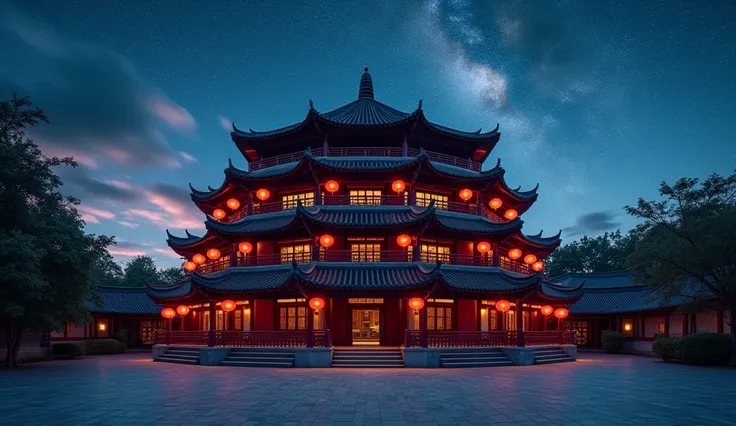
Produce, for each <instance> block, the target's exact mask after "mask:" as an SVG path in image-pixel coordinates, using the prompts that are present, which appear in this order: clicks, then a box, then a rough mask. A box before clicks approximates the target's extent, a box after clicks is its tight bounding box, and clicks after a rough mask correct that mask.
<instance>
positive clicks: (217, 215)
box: [212, 209, 227, 220]
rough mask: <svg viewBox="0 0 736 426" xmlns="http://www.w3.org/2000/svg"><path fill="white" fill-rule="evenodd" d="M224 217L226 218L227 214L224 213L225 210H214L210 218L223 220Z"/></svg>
mask: <svg viewBox="0 0 736 426" xmlns="http://www.w3.org/2000/svg"><path fill="white" fill-rule="evenodd" d="M225 216H227V213H225V210H223V209H215V210H214V211H213V212H212V217H214V218H215V219H217V220H220V219H224V218H225Z"/></svg>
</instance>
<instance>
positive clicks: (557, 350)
mask: <svg viewBox="0 0 736 426" xmlns="http://www.w3.org/2000/svg"><path fill="white" fill-rule="evenodd" d="M561 351H562V349H560V348H558V347H556V346H553V347H550V348H534V353H540V352H561Z"/></svg>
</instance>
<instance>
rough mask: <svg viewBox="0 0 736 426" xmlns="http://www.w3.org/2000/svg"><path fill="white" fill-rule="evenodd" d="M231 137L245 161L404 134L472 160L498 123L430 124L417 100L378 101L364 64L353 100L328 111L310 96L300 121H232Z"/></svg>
mask: <svg viewBox="0 0 736 426" xmlns="http://www.w3.org/2000/svg"><path fill="white" fill-rule="evenodd" d="M231 136H232V139H233V142H235V144H236V145H237V147H238V149H240V151H241V152H242V153H243V155H244V156H245V157H246V158H247V159H248V160H249V161H255V160H259V159H261V158H268V157H273V156H276V155H281V154H285V153H290V152H294V151H299V150H304V149H306V148H308V147H312V148H316V147H321V146H322V143H323V141H324V140H325V139H327V140H328V141H329V143H330V146H363V145H365V143H366V142H368V143H369V144H370V145H371V146H378V145H380V144H386V145H387V146H400V145H398V144H399V143H400V141H401V140H403V138H404V137H406V140H407V144H408V146H409V147H410V148H416V149H418V148H425V149H427V150H430V151H436V152H440V153H443V154H448V155H455V156H458V157H461V158H471V159H472V160H473V161H479V162H482V161H484V160H485V159H486V158H487V157H488V154H490V152H491V150H492V149H493V147H494V146H495V145H496V143H497V142H498V140H499V138H500V133H499V131H498V125H496V127H495V128H494V129H493V130H491V131H489V132H482V129H479V130H478V131H475V132H466V131H461V130H456V129H452V128H449V127H445V126H441V125H439V124H435V123H433V122H431V121H429V120H427V118H426V117H425V116H424V111H423V110H422V101H421V100H420V101H419V105H418V106H417V108H416V109H415V110H414V111H413V112H411V113H407V112H403V111H399V110H397V109H394V108H392V107H390V106H388V105H386V104H384V103H381V102H379V101H377V100H376V99H375V97H374V90H373V79H372V77H371V75H370V74H369V73H368V67H366V68H365V71H364V73H363V76H362V77H361V79H360V86H359V90H358V99H356V100H355V101H353V102H350V103H348V104H346V105H343V106H341V107H339V108H337V109H334V110H332V111H329V112H325V113H320V112H318V111H317V110H316V109H315V108H314V106H313V104H312V101H311V100H310V101H309V110H308V112H307V116H306V117H305V118H304V120H302V121H301V122H299V123H295V124H291V125H288V126H285V127H282V128H280V129H276V130H269V131H262V132H259V131H254V130H252V129H249V130H248V131H244V130H240V129H238V128H237V127H235V124H234V123H233V132H232V133H231Z"/></svg>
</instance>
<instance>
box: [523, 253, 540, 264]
mask: <svg viewBox="0 0 736 426" xmlns="http://www.w3.org/2000/svg"><path fill="white" fill-rule="evenodd" d="M536 261H537V256H534V255H533V254H527V255H526V256H524V263H526V264H527V265H531V264H532V263H534V262H536Z"/></svg>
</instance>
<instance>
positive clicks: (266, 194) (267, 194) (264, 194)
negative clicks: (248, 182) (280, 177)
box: [256, 188, 271, 201]
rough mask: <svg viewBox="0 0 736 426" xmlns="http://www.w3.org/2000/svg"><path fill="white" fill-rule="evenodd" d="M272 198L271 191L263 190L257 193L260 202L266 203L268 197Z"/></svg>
mask: <svg viewBox="0 0 736 426" xmlns="http://www.w3.org/2000/svg"><path fill="white" fill-rule="evenodd" d="M270 196H271V191H269V190H268V189H265V188H261V189H259V190H258V191H256V197H258V199H259V200H261V201H265V200H268V197H270Z"/></svg>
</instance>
